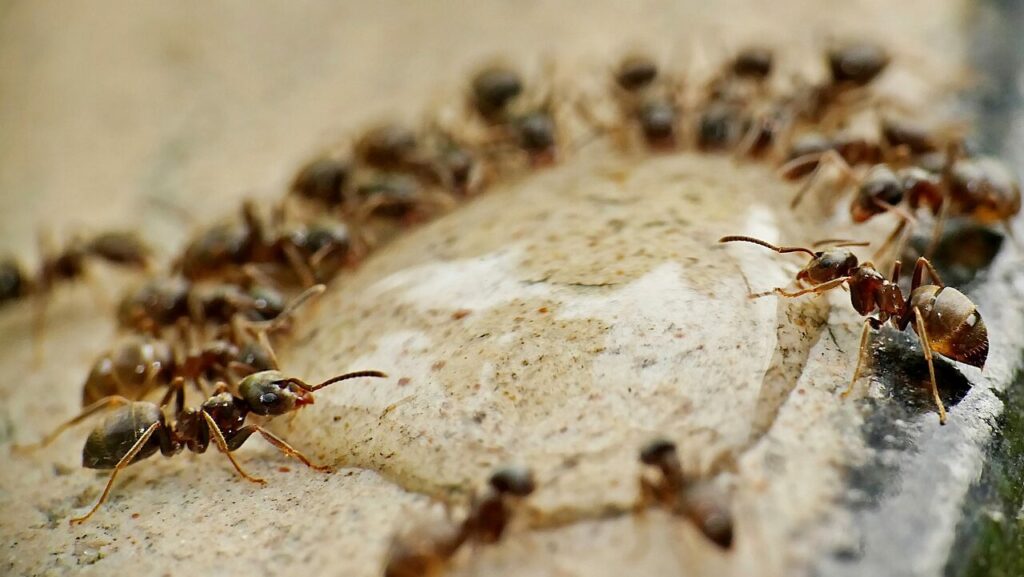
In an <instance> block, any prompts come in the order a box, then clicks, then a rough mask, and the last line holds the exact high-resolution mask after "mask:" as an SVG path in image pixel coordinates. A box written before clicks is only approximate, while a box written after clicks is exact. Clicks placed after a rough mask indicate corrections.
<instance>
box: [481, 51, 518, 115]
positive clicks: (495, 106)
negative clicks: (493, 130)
mask: <svg viewBox="0 0 1024 577" xmlns="http://www.w3.org/2000/svg"><path fill="white" fill-rule="evenodd" d="M522 93H523V79H522V77H521V76H520V75H519V73H518V72H516V71H515V70H513V69H511V68H509V67H507V66H504V65H501V64H493V65H490V66H487V67H484V68H482V69H480V70H479V71H477V72H476V73H475V74H474V75H473V78H472V80H471V82H470V101H471V105H472V107H473V109H475V110H476V111H477V113H479V114H480V116H482V117H483V118H485V119H486V120H488V121H489V122H492V123H497V122H503V121H504V120H505V118H504V117H505V115H506V113H507V110H508V107H509V105H510V104H511V103H512V101H514V100H515V99H516V98H518V97H519V95H520V94H522Z"/></svg>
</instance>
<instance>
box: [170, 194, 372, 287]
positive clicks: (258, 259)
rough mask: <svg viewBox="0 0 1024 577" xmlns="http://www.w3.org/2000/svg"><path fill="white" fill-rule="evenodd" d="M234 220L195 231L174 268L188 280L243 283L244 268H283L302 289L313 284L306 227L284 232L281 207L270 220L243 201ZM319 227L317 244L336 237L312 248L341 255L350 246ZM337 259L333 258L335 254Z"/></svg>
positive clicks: (344, 238)
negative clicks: (316, 247) (256, 266)
mask: <svg viewBox="0 0 1024 577" xmlns="http://www.w3.org/2000/svg"><path fill="white" fill-rule="evenodd" d="M241 217H242V218H241V219H240V220H232V221H226V222H222V223H219V224H216V225H214V226H212V227H210V228H208V229H207V230H205V231H203V232H202V233H200V234H199V235H198V236H197V237H196V238H195V239H194V240H193V241H192V242H191V243H189V244H188V246H187V247H186V248H185V251H184V252H183V254H182V256H181V257H180V258H179V259H178V261H177V262H176V264H175V268H176V269H177V270H180V272H181V273H182V276H184V277H185V278H186V279H188V280H200V279H206V278H215V277H217V278H222V279H225V280H229V281H230V280H235V281H238V280H240V281H241V282H245V280H246V277H247V276H251V274H250V273H251V270H252V269H251V268H250V265H273V266H283V267H285V268H286V269H287V270H289V271H290V272H291V273H292V274H293V275H294V276H295V278H297V279H298V280H299V282H300V283H301V284H302V285H303V286H307V287H308V286H312V285H314V284H316V282H317V275H316V274H315V271H314V270H312V268H313V267H314V263H313V260H317V259H314V254H310V253H308V251H306V253H305V254H304V252H303V250H304V248H306V245H305V244H302V243H305V242H306V241H307V240H308V237H309V234H308V233H309V228H310V226H309V225H307V226H306V227H305V228H303V227H299V228H298V229H296V230H289V229H288V228H287V227H285V226H284V224H283V220H284V216H283V206H279V207H278V208H277V209H276V210H275V211H274V218H273V219H269V220H268V219H266V218H265V217H263V216H262V215H261V214H260V212H259V209H258V208H257V206H256V204H255V203H254V202H252V201H246V202H245V203H243V205H242V213H241ZM317 226H320V227H322V228H323V230H322V231H321V232H323V233H324V234H320V235H319V239H320V240H321V241H325V242H326V241H328V240H330V239H332V238H334V239H336V240H337V241H338V242H336V243H327V244H330V246H324V245H323V244H321V246H320V247H319V249H318V250H322V251H324V252H323V253H321V254H326V252H328V251H337V253H347V252H348V251H349V250H350V249H351V248H352V243H351V239H349V238H348V236H347V230H346V234H344V235H341V237H335V236H334V233H336V232H337V231H339V230H340V228H339V227H330V229H329V230H327V227H324V226H323V225H317ZM335 256H338V255H335Z"/></svg>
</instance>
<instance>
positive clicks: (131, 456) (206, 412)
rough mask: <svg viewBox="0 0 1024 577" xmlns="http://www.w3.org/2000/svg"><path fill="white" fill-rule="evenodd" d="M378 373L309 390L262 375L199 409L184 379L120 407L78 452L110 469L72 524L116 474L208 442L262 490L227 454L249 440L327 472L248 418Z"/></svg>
mask: <svg viewBox="0 0 1024 577" xmlns="http://www.w3.org/2000/svg"><path fill="white" fill-rule="evenodd" d="M386 376H387V375H385V374H384V373H382V372H380V371H372V370H371V371H356V372H352V373H346V374H343V375H338V376H336V377H332V378H330V379H327V380H326V381H324V382H322V383H319V384H317V385H310V384H308V383H306V382H304V381H302V380H301V379H298V378H295V377H286V376H285V375H284V374H282V373H281V372H279V371H261V372H258V373H254V374H251V375H249V376H247V377H245V378H244V379H242V381H241V382H240V383H239V384H238V395H234V394H232V393H230V392H229V391H228V387H227V385H226V384H225V383H223V382H222V383H220V384H219V385H218V387H217V390H216V391H214V394H213V395H212V396H211V397H210V398H208V399H207V400H206V401H204V402H203V404H202V405H200V406H199V408H188V409H186V408H185V407H184V404H185V395H184V379H182V378H177V379H175V382H174V383H172V386H171V388H170V389H168V391H167V393H166V394H165V395H164V397H163V399H162V400H161V402H160V404H154V403H148V402H134V403H131V404H128V405H124V406H122V407H119V408H118V409H117V410H115V411H114V412H113V413H111V414H110V415H108V416H107V418H106V419H104V420H103V422H102V423H100V425H99V426H98V427H97V428H96V429H94V430H93V432H92V433H90V434H89V438H88V439H86V441H85V446H84V447H83V449H82V466H84V467H87V468H89V469H113V472H112V473H111V474H110V479H109V480H108V481H107V484H106V486H105V487H104V489H103V493H102V494H101V495H100V498H99V500H97V501H96V504H95V505H93V507H92V509H90V510H89V512H88V513H86V514H85V515H82V516H81V517H75V518H73V519H71V524H72V525H76V524H79V523H84V522H85V521H87V520H88V519H89V518H90V517H92V515H93V514H94V513H95V512H96V511H97V510H98V509H99V508H100V505H102V504H103V503H104V501H106V500H107V496H108V495H109V494H110V489H111V487H112V486H113V484H114V479H116V478H117V474H118V473H119V472H120V471H121V469H124V468H125V467H127V466H128V465H131V464H133V463H136V462H138V461H141V460H143V459H145V458H147V457H150V456H152V455H154V454H156V452H157V451H160V453H161V454H163V455H164V456H165V457H172V456H174V455H176V454H178V453H180V452H181V451H182V450H183V449H188V450H189V451H192V452H194V453H204V452H206V449H207V448H208V447H209V445H210V440H211V439H212V440H213V441H214V443H216V445H217V448H218V449H220V451H221V452H222V453H224V455H225V456H227V458H228V460H229V461H231V464H232V465H233V466H234V468H235V470H236V471H237V472H238V474H239V475H241V476H242V477H243V478H245V479H246V480H248V481H252V482H253V483H257V484H260V485H263V484H265V483H266V481H264V480H263V479H260V478H258V477H253V476H252V475H250V474H248V473H246V472H245V471H244V470H242V467H241V465H239V464H238V461H236V460H235V458H234V456H233V455H232V454H231V452H232V451H234V450H236V449H238V448H239V447H241V446H242V445H243V444H244V443H245V441H246V440H247V439H248V438H249V437H250V436H251V435H252V434H253V433H259V434H260V435H261V436H262V437H263V438H264V439H266V440H267V442H269V443H270V444H271V445H273V446H274V447H276V448H277V449H278V450H280V451H281V452H282V453H284V454H285V455H288V456H289V457H294V458H296V459H298V460H299V461H301V462H302V464H304V465H306V466H307V467H310V468H312V469H316V470H318V471H327V470H328V469H327V468H326V467H323V466H320V465H316V464H314V463H313V462H312V461H310V460H309V459H308V458H307V457H306V456H305V455H303V454H302V453H300V452H299V451H298V450H296V449H295V448H293V447H292V446H291V445H289V444H288V443H287V442H285V441H284V439H281V438H280V437H278V436H277V435H274V434H273V433H271V432H270V431H268V430H266V429H265V428H263V427H261V426H260V425H256V424H248V425H247V424H245V423H246V417H248V415H249V414H250V413H253V414H256V415H262V416H270V417H274V416H278V415H283V414H285V413H289V412H292V411H295V410H298V409H300V408H301V407H303V406H305V405H310V404H312V403H313V392H315V391H317V390H319V389H322V388H324V387H326V386H328V385H331V384H334V383H337V382H339V381H344V380H348V379H355V378H361V377H378V378H383V377H386ZM172 397H174V398H175V405H176V407H175V408H176V410H175V417H174V420H173V421H168V420H167V418H166V416H165V415H164V412H163V408H164V407H165V406H166V405H168V404H169V403H170V402H171V399H172Z"/></svg>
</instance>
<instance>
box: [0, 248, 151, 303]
mask: <svg viewBox="0 0 1024 577" xmlns="http://www.w3.org/2000/svg"><path fill="white" fill-rule="evenodd" d="M40 245H41V246H42V261H41V262H40V264H39V270H38V271H36V273H35V274H30V273H28V272H26V270H25V269H24V268H22V266H21V265H20V264H18V262H17V261H16V260H15V259H14V258H10V257H9V258H6V259H4V260H3V261H2V262H0V304H4V303H7V302H9V301H11V300H14V299H17V298H20V297H24V296H28V295H40V296H43V295H46V294H48V293H49V292H50V291H51V290H52V289H53V287H54V286H55V285H57V283H60V282H67V281H73V280H77V279H79V278H83V277H86V276H87V275H88V264H89V263H88V261H89V260H90V259H95V260H101V261H105V262H107V263H109V264H111V265H114V266H118V267H123V268H128V269H135V270H141V271H146V270H148V269H149V268H150V265H151V263H150V257H151V253H150V249H149V247H147V246H146V244H145V243H144V242H143V241H142V240H141V239H140V238H139V237H138V236H137V235H135V234H133V233H128V232H105V233H102V234H99V235H97V236H95V237H92V238H90V239H81V238H73V239H72V240H71V241H70V242H69V243H68V244H67V245H66V246H64V248H62V249H60V250H53V249H52V248H50V246H49V243H48V242H46V241H43V240H41V241H40Z"/></svg>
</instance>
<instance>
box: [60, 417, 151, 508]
mask: <svg viewBox="0 0 1024 577" xmlns="http://www.w3.org/2000/svg"><path fill="white" fill-rule="evenodd" d="M160 426H161V425H160V423H153V424H152V425H150V426H149V428H148V429H146V431H145V432H144V433H142V436H141V437H139V440H138V441H135V444H134V445H132V448H131V449H128V452H127V453H125V454H124V456H123V457H121V460H120V461H118V462H117V465H115V466H114V472H112V473H111V474H110V479H108V480H107V486H106V487H104V488H103V493H102V494H101V495H100V498H99V500H98V501H96V504H95V505H93V506H92V509H89V512H88V513H86V514H85V515H82V516H81V517H75V518H73V519H71V520H70V521H69V522H70V523H71V524H72V525H79V524H81V523H85V522H86V521H88V520H89V517H92V515H93V513H95V512H96V510H97V509H99V508H100V505H102V504H103V503H104V502H105V501H106V500H107V496H108V495H110V488H111V487H113V486H114V479H116V478H117V474H118V473H120V472H121V469H124V468H125V467H127V466H128V465H130V464H131V463H132V460H133V459H135V455H138V454H139V451H141V450H142V447H144V446H146V443H147V442H148V441H149V438H150V437H152V436H153V433H155V432H156V430H157V429H159V428H160Z"/></svg>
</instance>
